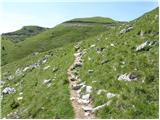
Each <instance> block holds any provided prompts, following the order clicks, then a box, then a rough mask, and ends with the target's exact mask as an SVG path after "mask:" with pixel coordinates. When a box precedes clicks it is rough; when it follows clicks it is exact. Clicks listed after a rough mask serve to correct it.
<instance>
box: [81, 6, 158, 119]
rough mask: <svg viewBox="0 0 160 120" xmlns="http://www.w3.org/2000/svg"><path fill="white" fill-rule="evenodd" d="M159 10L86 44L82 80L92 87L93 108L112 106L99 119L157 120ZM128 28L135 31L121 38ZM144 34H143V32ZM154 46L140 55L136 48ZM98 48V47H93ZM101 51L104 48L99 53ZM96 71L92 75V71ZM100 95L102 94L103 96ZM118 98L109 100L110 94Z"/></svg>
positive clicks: (83, 47) (97, 113) (99, 112)
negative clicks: (128, 78)
mask: <svg viewBox="0 0 160 120" xmlns="http://www.w3.org/2000/svg"><path fill="white" fill-rule="evenodd" d="M157 15H158V9H155V10H154V11H152V12H150V13H147V14H145V15H144V16H142V17H141V18H139V19H138V20H136V21H133V22H131V23H129V24H127V25H124V26H121V27H119V28H116V29H114V30H110V31H108V32H106V33H104V34H101V35H98V36H97V37H95V38H92V39H88V40H86V41H83V43H82V44H81V46H82V48H81V49H86V50H87V53H86V55H85V56H84V58H83V59H84V65H83V67H82V69H80V76H81V79H82V80H83V81H86V84H87V85H90V86H92V87H93V92H92V100H93V104H94V106H95V107H96V106H99V105H103V104H104V103H106V102H108V101H111V104H109V105H108V106H106V107H104V108H103V109H100V110H98V111H97V112H96V115H97V117H98V118H116V119H118V118H129V119H130V118H135V119H136V118H143V119H144V118H158V106H159V103H158V101H159V97H158V96H159V86H158V85H159V73H158V72H159V68H158V54H159V52H158V48H159V45H158V41H159V34H158V33H159V32H158V31H159V28H158V26H159V25H158V17H157ZM128 26H132V27H133V29H132V30H130V31H128V32H126V33H123V34H120V31H121V30H122V29H124V28H127V27H128ZM141 31H143V32H141ZM146 41H149V42H151V43H153V44H152V45H151V46H148V47H146V48H145V49H143V50H141V51H137V52H136V47H137V46H138V45H140V44H142V43H144V42H146ZM91 45H95V47H93V48H92V47H90V46H91ZM98 48H99V49H100V48H103V50H102V51H98ZM91 70H92V71H93V72H92V73H89V71H91ZM125 73H127V74H129V73H131V74H132V75H135V76H136V77H137V80H135V81H119V80H118V77H119V76H120V75H122V74H125ZM98 91H99V92H98ZM100 91H101V92H100ZM109 93H110V94H111V93H112V94H113V95H116V96H115V97H112V98H109V97H107V94H109Z"/></svg>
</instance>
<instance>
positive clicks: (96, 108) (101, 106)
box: [92, 100, 112, 112]
mask: <svg viewBox="0 0 160 120" xmlns="http://www.w3.org/2000/svg"><path fill="white" fill-rule="evenodd" d="M111 102H112V101H111V100H109V101H108V102H107V103H105V104H103V105H100V106H97V107H95V108H93V110H92V112H95V111H97V110H99V109H102V108H104V107H105V106H108V105H110V104H111Z"/></svg>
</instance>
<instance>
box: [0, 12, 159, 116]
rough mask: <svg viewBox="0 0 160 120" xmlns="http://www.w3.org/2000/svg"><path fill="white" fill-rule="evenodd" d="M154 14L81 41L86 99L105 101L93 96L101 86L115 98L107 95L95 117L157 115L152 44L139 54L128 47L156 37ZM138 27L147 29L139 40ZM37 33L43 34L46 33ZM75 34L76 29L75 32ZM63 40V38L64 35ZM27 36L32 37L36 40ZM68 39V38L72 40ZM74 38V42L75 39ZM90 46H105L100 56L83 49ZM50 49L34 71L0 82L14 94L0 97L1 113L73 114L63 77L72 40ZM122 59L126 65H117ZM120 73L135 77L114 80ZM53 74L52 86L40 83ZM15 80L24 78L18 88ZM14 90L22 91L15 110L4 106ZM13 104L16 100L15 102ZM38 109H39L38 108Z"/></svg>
mask: <svg viewBox="0 0 160 120" xmlns="http://www.w3.org/2000/svg"><path fill="white" fill-rule="evenodd" d="M156 14H158V11H157V10H155V11H152V12H151V13H149V15H148V17H142V18H140V19H139V20H138V21H137V22H135V21H132V22H130V23H129V24H132V25H133V27H134V29H133V30H131V31H130V32H128V33H126V34H123V35H119V31H120V30H121V29H123V28H124V27H125V26H122V27H117V28H115V29H111V30H109V31H106V32H105V33H100V34H99V35H98V33H97V34H96V36H93V37H91V38H89V39H86V40H83V42H82V48H81V49H84V48H87V49H88V52H87V54H86V56H84V58H83V59H84V65H83V67H82V68H81V70H80V75H81V78H82V80H84V81H86V82H87V85H91V86H92V87H93V93H92V99H93V104H94V106H97V105H101V104H103V103H105V102H107V101H108V99H107V97H106V96H105V94H103V95H97V94H96V92H97V90H98V89H106V90H107V92H113V93H118V94H120V98H119V99H116V98H113V102H112V104H111V105H110V106H108V107H105V108H103V109H101V110H99V111H97V113H96V115H97V117H98V118H158V46H154V47H152V48H151V49H150V50H149V51H143V52H139V53H136V52H135V51H134V47H135V46H137V45H139V44H141V43H143V42H144V41H146V40H151V41H152V40H158V34H157V32H158V20H155V19H154V17H155V15H156ZM148 19H150V21H148ZM151 21H152V22H151ZM151 23H152V24H151ZM140 26H141V29H143V30H144V31H148V30H149V29H150V30H149V31H151V32H146V34H145V35H144V38H140V36H139V35H137V33H138V32H139V31H140V30H141V29H139V27H140ZM82 29H84V28H82ZM67 30H69V28H68V29H67ZM67 30H66V31H67ZM51 31H52V30H51ZM78 32H79V31H78ZM101 32H102V31H101ZM103 32H104V31H103ZM51 33H52V32H51ZM51 33H50V34H51ZM58 33H59V35H60V34H61V33H60V32H57V40H58ZM43 34H44V35H45V34H46V33H43ZM50 34H49V33H48V34H46V35H50ZM70 34H73V32H70ZM44 35H43V36H41V35H38V36H39V38H40V40H44V39H43V37H44V38H45V37H46V36H44ZM81 35H82V33H80V35H79V36H81ZM38 36H36V37H35V38H37V37H38ZM75 36H76V35H75ZM41 37H42V39H41ZM47 38H48V37H47ZM64 38H68V39H69V37H64ZM70 38H71V37H70ZM75 38H76V37H75ZM86 38H87V37H86ZM33 40H35V41H36V39H33ZM48 40H49V38H48ZM72 40H73V41H74V39H72ZM76 40H77V41H78V40H79V39H76ZM111 43H113V44H115V47H111V46H110V44H111ZM25 44H27V43H25ZM39 44H40V43H39ZM41 44H42V43H41ZM43 44H44V43H43ZM57 44H59V43H57ZM92 44H96V47H105V49H106V50H105V51H104V52H102V54H97V53H96V50H95V49H94V48H89V46H90V45H92ZM28 45H31V44H28ZM47 45H49V44H47ZM25 46H27V45H25ZM35 46H36V45H33V49H35V48H36V47H35ZM40 46H41V45H40ZM27 49H30V50H31V49H32V45H31V48H27ZM38 49H39V48H38ZM52 53H53V56H52V57H51V58H49V61H48V62H47V63H46V64H45V65H43V66H41V68H40V69H35V70H33V71H31V72H29V73H27V74H26V75H25V76H24V77H23V78H16V79H15V81H13V82H10V81H9V82H7V83H6V84H5V86H7V85H9V86H13V87H15V88H16V90H17V93H16V94H12V95H8V96H5V97H4V99H3V100H2V117H5V116H6V115H7V114H8V113H10V112H11V111H15V110H16V109H19V110H21V111H23V110H25V109H26V108H27V110H26V111H24V112H19V114H20V116H21V118H29V117H31V118H73V110H72V107H71V103H70V101H69V89H68V83H67V81H66V79H67V68H68V67H69V65H70V64H71V63H72V62H73V44H68V45H65V46H62V48H56V49H53V50H52ZM28 54H29V53H28ZM45 54H47V52H46V53H41V54H39V55H37V57H33V56H31V55H29V56H28V57H25V58H23V59H20V60H17V61H14V62H12V63H10V64H8V65H5V66H3V67H2V71H3V73H4V72H6V71H10V72H11V74H13V73H14V72H15V70H16V69H17V68H18V67H23V66H25V65H27V64H30V63H34V62H35V61H37V60H38V59H39V58H41V57H42V56H44V55H45ZM88 57H91V58H92V61H88ZM102 60H108V61H109V62H108V63H106V64H103V65H100V64H99V62H101V61H102ZM123 61H124V62H126V64H124V65H123V64H122V62H123ZM24 63H25V64H24ZM47 65H50V66H51V68H49V69H48V70H46V71H45V72H44V71H43V70H42V69H43V67H44V66H47ZM54 66H59V68H60V70H59V71H57V73H52V72H51V69H52V68H53V67H54ZM115 68H116V69H115ZM135 68H136V69H137V70H136V69H135ZM88 69H93V70H94V72H93V73H91V74H88V72H87V71H88ZM126 72H127V73H128V72H134V73H135V74H137V75H138V80H137V81H134V82H123V81H118V80H117V76H118V75H119V74H123V73H126ZM55 74H56V75H55ZM55 76H56V81H55V82H53V83H55V84H54V85H52V86H51V87H50V88H46V87H45V86H43V85H42V82H43V79H48V78H53V77H55ZM2 79H3V78H2ZM21 80H23V81H24V82H23V85H24V86H23V88H22V89H20V86H16V83H17V82H19V81H21ZM93 80H96V81H97V82H96V83H92V82H91V81H93ZM142 81H144V83H142ZM37 83H38V84H37ZM20 91H23V92H24V100H23V101H22V102H20V103H19V104H20V106H19V107H18V108H16V109H13V110H12V109H11V107H10V105H11V103H12V102H13V99H15V100H16V98H17V97H18V93H19V92H20ZM44 91H45V92H44ZM33 96H34V97H33ZM16 102H18V101H17V100H16ZM64 106H65V107H64ZM41 107H44V108H45V109H44V110H43V109H42V108H41ZM46 108H47V109H46Z"/></svg>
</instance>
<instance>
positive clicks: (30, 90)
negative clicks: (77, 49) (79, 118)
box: [2, 45, 74, 118]
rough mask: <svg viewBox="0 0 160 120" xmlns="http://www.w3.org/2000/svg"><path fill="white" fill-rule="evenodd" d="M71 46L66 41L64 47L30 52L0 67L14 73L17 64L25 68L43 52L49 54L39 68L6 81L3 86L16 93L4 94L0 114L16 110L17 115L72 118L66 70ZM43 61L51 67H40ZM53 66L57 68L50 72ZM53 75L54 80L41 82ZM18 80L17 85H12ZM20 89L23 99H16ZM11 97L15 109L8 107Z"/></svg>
mask: <svg viewBox="0 0 160 120" xmlns="http://www.w3.org/2000/svg"><path fill="white" fill-rule="evenodd" d="M71 46H73V45H66V47H64V48H58V49H56V50H53V51H52V50H51V51H50V52H49V53H48V52H45V53H41V54H38V55H37V56H32V55H30V56H28V57H26V58H24V59H21V60H18V61H15V62H12V63H11V64H8V65H5V66H4V67H2V71H3V73H5V72H7V71H9V72H10V73H11V74H12V75H14V73H15V71H16V69H17V68H25V66H26V65H29V64H33V63H35V62H36V61H37V60H38V59H40V58H42V56H44V55H46V54H53V56H52V57H50V58H49V60H48V62H47V63H46V64H44V65H42V66H41V67H40V68H37V69H34V70H32V71H29V72H27V73H26V74H25V75H24V76H23V77H22V76H21V77H16V78H15V79H14V80H13V81H6V83H5V86H12V87H14V88H15V89H16V90H17V91H16V94H11V95H7V96H5V97H4V99H3V100H2V117H5V116H6V115H7V114H8V113H10V112H14V111H17V110H18V111H19V112H18V115H19V116H20V118H73V115H74V114H73V110H72V106H71V103H70V100H69V89H68V81H67V73H66V71H67V68H68V67H69V65H70V64H71V62H72V61H73V49H71V48H72V47H71ZM62 56H63V57H62ZM47 65H50V66H51V67H50V68H49V69H47V70H46V71H44V70H43V68H44V67H45V66H47ZM54 67H58V68H59V69H58V71H57V72H52V69H53V68H54ZM53 78H55V80H54V81H53V82H52V85H51V86H50V87H49V88H47V86H46V85H43V80H45V79H53ZM2 79H3V78H2ZM18 83H19V85H17V86H16V84H18ZM20 83H21V85H20ZM5 86H4V87H5ZM20 92H23V97H24V99H23V100H22V101H18V100H17V98H18V96H19V93H20ZM13 101H15V102H16V103H19V106H18V107H17V108H15V109H12V107H11V104H12V103H13ZM64 106H65V107H64Z"/></svg>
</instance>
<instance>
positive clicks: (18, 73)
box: [15, 68, 23, 76]
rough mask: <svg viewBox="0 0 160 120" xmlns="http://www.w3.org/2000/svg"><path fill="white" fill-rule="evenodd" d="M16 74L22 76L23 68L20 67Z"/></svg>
mask: <svg viewBox="0 0 160 120" xmlns="http://www.w3.org/2000/svg"><path fill="white" fill-rule="evenodd" d="M15 74H16V75H17V76H20V75H22V74H23V73H22V70H21V69H20V68H18V69H17V70H16V72H15Z"/></svg>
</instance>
